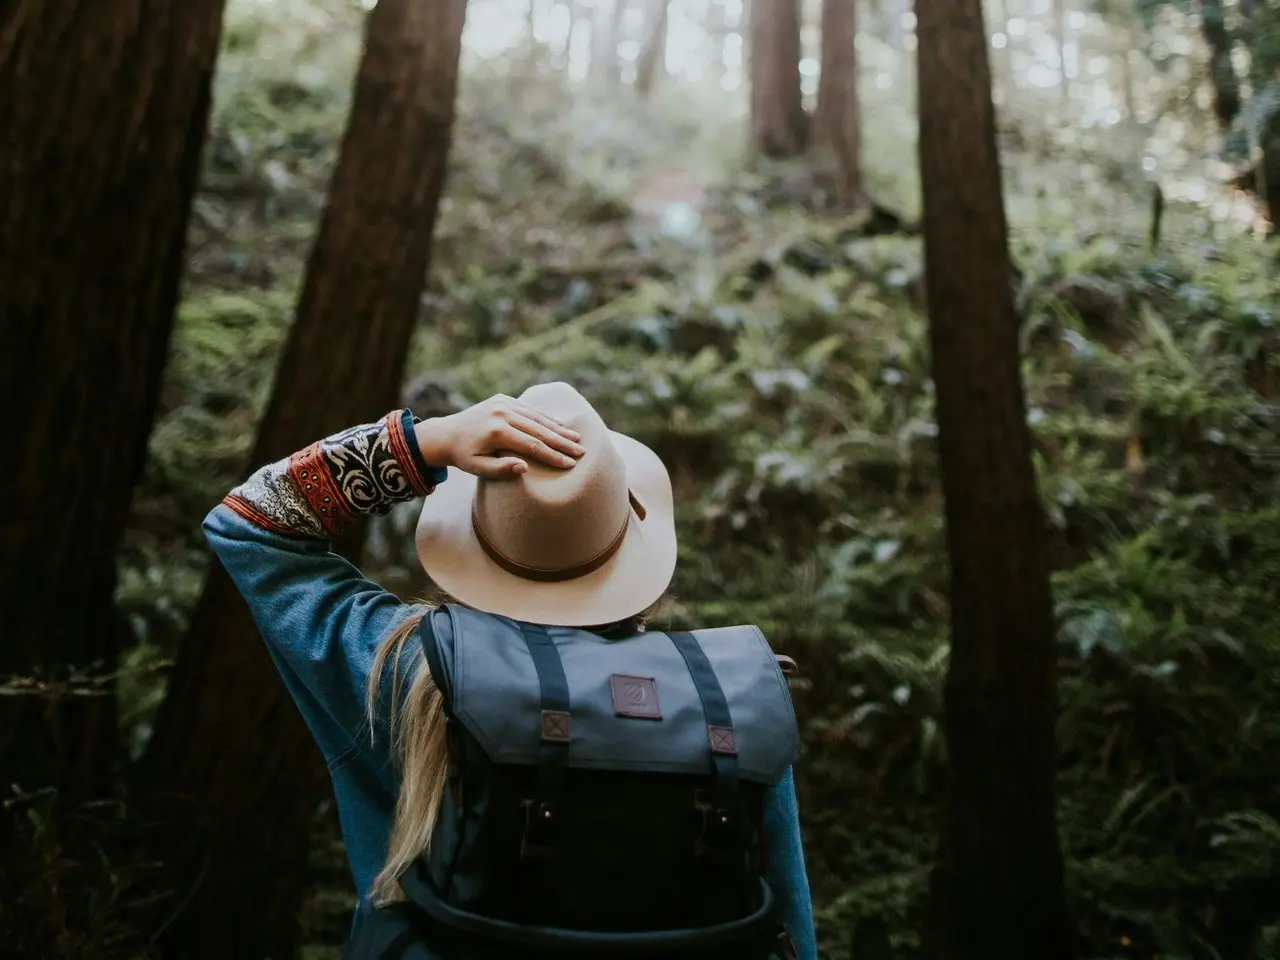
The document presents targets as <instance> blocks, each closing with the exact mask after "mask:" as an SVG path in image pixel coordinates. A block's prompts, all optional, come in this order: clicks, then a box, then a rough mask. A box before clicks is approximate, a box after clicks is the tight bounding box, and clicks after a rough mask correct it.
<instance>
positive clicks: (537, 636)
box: [344, 605, 799, 960]
mask: <svg viewBox="0 0 1280 960" xmlns="http://www.w3.org/2000/svg"><path fill="white" fill-rule="evenodd" d="M421 639H422V648H423V655H424V657H425V659H426V663H427V666H428V667H429V669H430V670H431V674H432V676H433V678H435V680H436V683H437V686H438V687H439V689H440V691H441V694H442V696H443V698H444V709H445V716H446V736H447V741H448V750H449V772H448V783H447V787H446V789H445V793H444V798H443V801H442V804H441V810H440V815H439V819H438V821H437V823H436V828H435V832H434V834H433V837H432V842H431V845H430V847H429V848H428V850H427V852H426V853H425V854H424V855H423V856H422V857H420V858H419V859H418V860H417V861H416V862H415V863H413V864H412V865H411V866H410V867H409V869H407V870H406V871H405V872H404V874H403V875H402V876H401V878H400V886H401V888H402V890H403V891H404V894H405V897H406V900H405V901H404V902H401V903H397V904H395V905H393V906H389V907H384V908H379V909H376V910H372V911H371V912H370V913H369V914H368V915H367V916H366V917H365V919H364V922H363V923H361V924H360V926H359V929H358V931H357V933H356V935H355V937H354V938H353V940H352V943H351V944H350V946H349V947H348V951H347V953H346V954H344V957H345V958H346V960H490V958H493V960H498V958H503V960H507V958H511V957H521V958H547V960H551V958H560V957H570V956H578V957H583V956H591V957H609V956H627V957H632V958H641V957H653V958H657V957H664V958H670V960H675V958H689V960H693V958H698V960H713V958H714V960H719V958H721V957H723V958H725V960H729V958H732V960H773V958H777V960H782V958H786V957H789V956H794V953H793V951H794V948H793V947H791V946H790V943H789V938H788V936H787V934H786V931H785V930H784V929H783V927H782V924H781V923H780V921H779V918H778V911H777V909H776V906H775V902H774V896H773V891H772V890H771V889H770V888H769V885H768V883H767V882H766V880H765V872H766V869H765V868H766V863H767V860H766V858H767V855H768V851H767V850H766V849H765V843H764V800H765V794H766V791H767V790H768V789H769V788H770V787H771V786H773V785H775V784H776V783H777V782H778V781H779V780H780V779H781V778H782V777H783V775H784V774H785V773H786V770H787V768H788V767H789V766H790V765H791V763H792V762H793V761H794V759H795V756H796V753H797V751H798V745H799V734H798V729H797V725H796V719H795V714H794V712H793V709H792V704H791V697H790V692H789V690H788V688H787V684H786V680H785V677H784V675H783V671H782V668H781V666H780V661H785V660H786V658H777V657H775V656H774V654H773V652H772V650H770V648H769V645H768V643H767V642H766V641H765V639H764V636H763V635H762V634H761V633H760V631H759V630H758V629H757V628H755V627H751V626H739V627H724V628H718V629H711V630H699V631H696V632H693V633H687V632H673V633H657V632H644V633H640V634H637V635H635V636H629V637H625V638H622V639H608V638H606V637H604V636H601V635H599V634H596V633H592V632H589V631H586V630H579V629H574V628H567V627H542V626H537V625H533V624H528V623H518V622H516V621H514V620H509V619H506V618H504V617H498V616H493V615H490V614H485V613H480V612H477V611H474V610H470V609H467V608H464V607H457V606H453V605H448V606H445V607H442V608H440V609H439V610H435V611H433V612H431V613H430V614H428V615H427V617H425V618H424V622H423V629H422V633H421Z"/></svg>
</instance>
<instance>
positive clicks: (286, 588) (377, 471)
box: [204, 410, 817, 960]
mask: <svg viewBox="0 0 1280 960" xmlns="http://www.w3.org/2000/svg"><path fill="white" fill-rule="evenodd" d="M415 422H416V421H415V419H414V417H413V415H412V413H410V412H409V411H408V410H397V411H393V412H392V413H390V414H388V415H387V416H386V417H384V418H382V419H381V420H379V421H378V422H377V423H373V424H367V425H364V426H359V427H354V428H352V429H350V430H346V431H343V432H342V433H339V434H335V435H334V436H332V437H328V438H326V439H324V440H321V441H319V442H317V443H314V444H312V445H311V446H309V447H307V448H306V449H304V450H300V451H299V452H297V453H295V454H293V455H292V456H290V457H288V458H286V459H285V460H281V461H279V462H277V463H273V464H270V465H268V466H265V467H263V468H261V469H260V470H258V471H257V472H256V473H254V474H253V475H252V476H251V477H250V478H249V479H248V480H247V481H245V482H244V483H243V484H241V485H240V486H238V487H236V488H235V489H234V490H232V491H231V493H229V494H227V496H226V497H225V498H224V499H223V502H222V503H221V504H220V505H218V506H216V507H215V508H214V509H213V510H212V511H211V512H210V513H209V515H208V516H207V517H206V518H205V521H204V531H205V535H206V537H207V538H208V540H209V543H210V544H211V545H212V547H213V550H214V553H216V554H217V556H218V559H219V560H220V561H221V562H222V565H223V566H224V567H225V568H226V570H227V572H228V574H230V576H231V579H232V580H233V581H234V582H235V584H236V587H237V589H238V590H239V591H240V593H241V594H242V595H243V596H244V599H245V601H246V602H247V603H248V605H249V608H250V610H251V611H252V613H253V617H254V620H255V621H256V623H257V625H258V628H259V630H261V631H262V635H263V637H264V638H265V640H266V643H267V649H268V651H269V652H270V654H271V658H272V660H273V661H274V662H275V665H276V667H277V668H278V669H279V671H280V675H281V677H282V678H283V680H284V684H285V686H286V687H287V688H288V690H289V693H290V694H291V695H292V697H293V699H294V701H295V702H296V703H297V705H298V709H299V711H300V712H301V713H302V716H303V718H304V720H305V721H306V724H307V727H308V728H309V729H310V731H311V734H312V736H314V737H315V740H316V743H317V745H318V746H319V747H320V750H321V751H322V752H323V754H324V757H325V759H326V761H327V763H328V767H329V775H330V777H331V778H332V781H333V790H334V797H335V800H336V803H337V809H338V817H339V821H340V823H341V827H342V835H343V840H344V841H345V844H346V850H347V858H348V862H349V864H350V867H351V873H352V875H353V878H354V880H355V886H356V891H357V894H358V895H359V898H360V902H359V906H358V908H357V910H356V915H355V917H354V919H353V931H354V929H355V928H356V927H358V925H359V924H360V922H361V919H362V917H363V916H364V915H365V913H366V912H367V911H368V910H369V909H371V907H370V904H369V901H368V893H369V889H370V886H371V885H372V882H373V879H374V877H375V876H376V875H377V874H378V872H379V871H380V870H381V868H382V863H383V859H384V857H385V854H386V845H387V839H388V836H389V834H390V830H391V822H392V817H393V814H394V811H395V803H396V796H397V793H398V791H399V779H398V774H397V771H396V768H395V764H394V763H393V762H392V753H391V748H390V745H389V737H388V730H387V728H386V725H385V720H383V721H381V722H378V721H375V723H374V725H373V726H372V728H371V726H370V723H369V721H368V718H367V716H366V712H365V686H366V683H367V682H368V679H369V675H370V670H371V667H372V664H373V659H374V654H375V652H376V650H377V648H378V644H379V641H380V640H381V639H382V638H383V637H385V636H386V635H387V634H388V632H389V631H390V630H392V629H393V628H394V627H395V626H396V625H397V624H399V623H400V622H401V621H403V620H404V618H405V617H407V616H409V615H410V614H412V613H413V612H414V611H415V610H416V609H417V607H415V606H414V605H411V604H406V603H403V602H401V601H400V600H399V599H398V598H396V597H395V596H393V595H392V594H390V593H388V592H387V591H386V590H383V589H382V588H381V587H379V586H378V585H377V584H375V583H372V582H370V581H369V580H366V579H365V578H364V577H363V576H362V575H361V573H360V571H359V570H357V569H356V568H355V567H354V566H352V565H351V564H350V563H348V562H347V561H346V560H344V559H343V558H342V557H340V556H338V555H337V554H335V553H334V552H333V551H332V550H331V549H330V543H329V538H330V537H332V536H333V535H334V534H336V533H337V532H338V531H339V530H341V529H342V527H343V525H344V524H345V523H347V522H348V521H350V520H351V519H353V518H355V517H357V516H363V515H368V514H372V513H385V512H386V511H387V510H388V509H390V507H391V506H392V505H394V504H396V503H398V502H402V501H406V500H411V499H413V498H415V497H420V496H426V495H429V494H430V493H431V491H432V490H433V489H434V487H435V484H436V483H437V482H439V481H441V480H442V479H443V471H439V470H435V469H433V468H431V467H429V466H428V465H427V464H426V463H425V462H424V461H423V459H422V454H421V452H420V451H419V448H418V446H417V443H416V441H415V438H414V431H413V427H414V423H415ZM414 642H416V641H414ZM390 672H391V671H388V673H390ZM388 692H389V691H388ZM383 702H386V701H385V700H384V701H383ZM765 829H766V836H767V840H768V846H769V850H770V861H769V878H768V879H769V881H770V884H771V886H773V888H774V891H775V893H776V894H777V896H778V899H779V902H780V903H781V905H782V913H783V922H784V923H786V925H787V928H788V929H789V930H790V931H791V934H792V937H793V938H794V940H795V943H796V946H797V948H798V950H799V955H800V958H801V960H816V957H817V947H816V943H815V938H814V931H813V910H812V904H811V901H810V895H809V883H808V878H807V875H806V871H805V862H804V852H803V849H802V847H801V841H800V825H799V815H798V810H797V806H796V794H795V784H794V781H793V779H792V774H791V771H790V770H788V772H787V774H786V776H785V777H784V778H783V779H782V781H780V782H779V783H778V784H777V786H775V787H774V788H773V789H772V790H771V791H770V794H769V799H768V805H767V808H766V814H765Z"/></svg>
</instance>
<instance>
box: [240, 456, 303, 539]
mask: <svg viewBox="0 0 1280 960" xmlns="http://www.w3.org/2000/svg"><path fill="white" fill-rule="evenodd" d="M222 502H223V503H224V504H226V505H227V506H228V507H230V508H231V509H232V510H234V511H235V512H236V513H238V514H240V516H242V517H244V518H245V519H246V520H248V521H249V522H250V523H253V524H256V525H257V526H259V527H262V528H263V529H265V530H270V531H271V532H272V533H280V534H284V535H285V536H290V535H292V536H304V537H323V536H324V534H325V530H324V527H323V526H321V524H320V521H319V518H318V517H316V515H315V514H314V513H313V512H312V510H311V505H310V504H309V503H308V502H307V501H306V499H304V498H303V496H302V495H301V494H300V493H298V488H297V487H296V486H294V484H293V481H292V480H290V479H289V461H287V460H279V461H277V462H275V463H272V464H268V465H267V466H265V467H262V468H261V469H260V470H258V471H256V472H255V473H254V474H253V476H251V477H250V478H249V479H248V480H246V481H245V482H244V483H242V484H241V485H240V486H238V487H236V488H235V489H234V490H232V491H231V492H230V493H229V494H227V495H226V497H224V498H223V501H222Z"/></svg>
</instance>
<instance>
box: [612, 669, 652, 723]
mask: <svg viewBox="0 0 1280 960" xmlns="http://www.w3.org/2000/svg"><path fill="white" fill-rule="evenodd" d="M609 692H610V693H611V694H613V712H614V713H616V714H617V715H618V716H620V717H635V718H636V719H638V720H661V719H662V707H660V706H659V705H658V685H657V684H656V683H654V681H653V678H652V677H629V676H626V675H625V674H621V673H615V674H613V675H612V676H610V677H609Z"/></svg>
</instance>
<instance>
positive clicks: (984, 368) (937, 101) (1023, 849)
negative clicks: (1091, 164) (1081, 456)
mask: <svg viewBox="0 0 1280 960" xmlns="http://www.w3.org/2000/svg"><path fill="white" fill-rule="evenodd" d="M916 12H917V16H918V18H919V20H918V25H917V31H918V36H919V48H918V50H919V53H918V57H919V72H920V83H919V113H920V168H921V180H922V187H923V202H924V232H925V240H924V248H925V264H926V291H927V300H928V307H929V327H930V347H931V352H932V357H933V361H932V363H933V379H934V384H935V387H936V390H937V419H938V430H939V434H938V450H939V456H940V462H941V470H942V484H943V492H944V494H945V501H946V507H945V511H946V527H947V549H948V552H949V554H950V558H951V609H952V624H951V661H950V667H949V670H948V674H947V681H946V705H945V724H946V736H947V745H948V755H949V757H950V764H951V783H950V797H949V803H948V809H947V813H946V816H945V818H944V823H943V828H942V837H941V844H940V848H939V862H938V865H937V867H936V868H935V871H934V875H933V889H932V904H931V908H932V910H931V927H932V929H931V931H930V933H931V936H932V937H933V938H934V941H935V944H934V945H935V949H936V953H937V955H939V956H941V957H944V958H947V960H979V958H981V960H1027V958H1029V957H1036V958H1039V960H1065V958H1070V957H1074V955H1075V950H1074V937H1073V930H1072V925H1071V921H1070V919H1069V917H1068V914H1067V910H1066V906H1065V896H1064V892H1063V865H1062V855H1061V852H1060V848H1059V844H1058V835H1057V826H1056V822H1055V794H1054V775H1055V767H1056V753H1055V740H1054V724H1055V722H1056V714H1057V694H1056V685H1055V678H1054V625H1053V614H1052V606H1051V596H1050V589H1049V570H1048V557H1047V542H1046V535H1045V521H1044V517H1043V513H1042V509H1041V504H1040V499H1039V496H1038V494H1037V489H1036V478H1035V470H1034V467H1033V464H1032V460H1031V437H1030V431H1029V429H1028V427H1027V422H1026V408H1025V400H1024V397H1023V392H1022V382H1021V377H1020V367H1021V364H1020V360H1021V358H1020V355H1019V347H1018V320H1017V317H1016V315H1015V312H1014V306H1013V298H1012V292H1011V283H1012V278H1011V268H1010V263H1009V253H1008V235H1007V227H1006V222H1005V214H1004V205H1003V200H1002V196H1001V185H1000V166H999V158H998V154H997V152H996V134H995V117H994V110H993V107H992V103H991V79H990V69H989V64H988V61H987V52H986V51H987V41H986V32H985V30H984V29H983V23H982V7H981V0H918V2H917V4H916Z"/></svg>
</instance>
